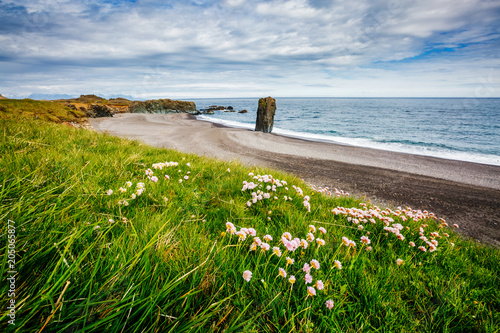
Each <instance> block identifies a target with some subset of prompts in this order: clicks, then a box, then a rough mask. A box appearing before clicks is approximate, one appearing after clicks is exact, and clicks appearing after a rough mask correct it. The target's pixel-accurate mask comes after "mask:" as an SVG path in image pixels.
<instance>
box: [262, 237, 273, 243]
mask: <svg viewBox="0 0 500 333" xmlns="http://www.w3.org/2000/svg"><path fill="white" fill-rule="evenodd" d="M264 240H265V241H266V242H270V241H272V240H273V237H271V235H265V236H264Z"/></svg>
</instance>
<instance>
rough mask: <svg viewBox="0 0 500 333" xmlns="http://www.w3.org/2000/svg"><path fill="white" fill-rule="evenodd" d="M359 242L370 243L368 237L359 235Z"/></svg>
mask: <svg viewBox="0 0 500 333" xmlns="http://www.w3.org/2000/svg"><path fill="white" fill-rule="evenodd" d="M361 242H363V243H365V244H366V245H368V244H370V243H371V241H370V239H369V238H368V237H366V236H362V237H361Z"/></svg>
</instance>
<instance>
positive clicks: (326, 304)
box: [325, 299, 333, 310]
mask: <svg viewBox="0 0 500 333" xmlns="http://www.w3.org/2000/svg"><path fill="white" fill-rule="evenodd" d="M325 306H326V308H327V309H328V310H331V309H333V301H332V300H331V299H329V300H328V301H326V302H325Z"/></svg>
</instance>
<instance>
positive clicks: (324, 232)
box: [318, 227, 326, 235]
mask: <svg viewBox="0 0 500 333" xmlns="http://www.w3.org/2000/svg"><path fill="white" fill-rule="evenodd" d="M318 230H319V232H321V233H322V234H325V235H326V229H325V228H323V227H319V228H318Z"/></svg>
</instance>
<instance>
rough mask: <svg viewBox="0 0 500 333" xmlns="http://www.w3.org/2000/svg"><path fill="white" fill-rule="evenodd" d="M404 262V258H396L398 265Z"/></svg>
mask: <svg viewBox="0 0 500 333" xmlns="http://www.w3.org/2000/svg"><path fill="white" fill-rule="evenodd" d="M403 262H404V261H403V260H402V259H399V258H398V259H396V264H398V266H399V265H401V264H402V263H403Z"/></svg>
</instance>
